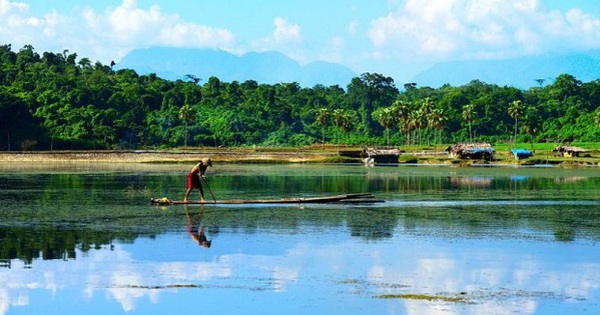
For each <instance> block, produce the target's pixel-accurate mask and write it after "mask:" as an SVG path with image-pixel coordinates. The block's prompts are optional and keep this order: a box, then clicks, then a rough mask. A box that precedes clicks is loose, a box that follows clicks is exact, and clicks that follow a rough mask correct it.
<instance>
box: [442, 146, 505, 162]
mask: <svg viewBox="0 0 600 315" xmlns="http://www.w3.org/2000/svg"><path fill="white" fill-rule="evenodd" d="M445 151H446V152H448V154H449V155H450V157H452V158H461V159H471V160H481V159H483V160H487V161H490V160H492V159H493V158H494V154H495V153H496V152H495V151H494V148H493V147H492V145H491V144H489V143H487V142H459V143H456V144H453V145H451V146H449V147H447V148H446V150H445Z"/></svg>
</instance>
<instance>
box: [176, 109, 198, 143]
mask: <svg viewBox="0 0 600 315" xmlns="http://www.w3.org/2000/svg"><path fill="white" fill-rule="evenodd" d="M179 119H181V120H182V121H183V123H184V125H185V126H184V132H185V136H184V142H183V145H184V146H185V147H187V146H188V134H189V132H188V126H189V123H190V122H192V121H194V120H196V110H195V109H194V108H193V107H192V106H190V105H188V104H186V105H183V106H181V108H180V109H179Z"/></svg>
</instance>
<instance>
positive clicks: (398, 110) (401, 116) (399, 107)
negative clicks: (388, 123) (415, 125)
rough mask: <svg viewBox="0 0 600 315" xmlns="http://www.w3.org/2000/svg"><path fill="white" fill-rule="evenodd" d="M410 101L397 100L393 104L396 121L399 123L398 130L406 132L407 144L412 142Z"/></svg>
mask: <svg viewBox="0 0 600 315" xmlns="http://www.w3.org/2000/svg"><path fill="white" fill-rule="evenodd" d="M409 105H410V104H409V103H407V102H403V101H395V102H394V104H392V110H393V112H394V116H395V119H394V120H395V121H396V123H397V124H398V130H400V132H405V133H406V145H409V144H410V126H409V125H408V113H409Z"/></svg>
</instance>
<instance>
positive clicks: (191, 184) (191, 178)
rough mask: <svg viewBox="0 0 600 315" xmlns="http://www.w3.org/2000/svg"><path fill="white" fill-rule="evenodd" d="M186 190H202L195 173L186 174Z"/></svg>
mask: <svg viewBox="0 0 600 315" xmlns="http://www.w3.org/2000/svg"><path fill="white" fill-rule="evenodd" d="M187 188H202V184H201V183H200V178H199V177H198V174H197V173H188V175H187Z"/></svg>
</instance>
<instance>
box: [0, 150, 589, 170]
mask: <svg viewBox="0 0 600 315" xmlns="http://www.w3.org/2000/svg"><path fill="white" fill-rule="evenodd" d="M338 150H339V148H325V149H321V148H308V149H289V148H288V149H227V148H223V149H220V148H219V149H212V148H211V149H199V150H195V151H191V150H185V151H183V150H182V151H157V150H136V151H111V150H106V151H101V150H96V151H26V152H15V151H13V152H0V163H2V164H4V165H10V164H17V163H36V164H69V163H71V164H75V163H103V164H117V163H120V164H127V163H130V164H133V163H148V164H150V163H164V164H167V163H169V164H177V163H186V164H189V163H194V162H196V161H198V160H200V159H202V158H211V159H213V160H214V161H218V162H220V163H256V164H258V163H264V164H269V163H270V164H276V163H279V164H283V163H360V160H358V159H349V158H344V157H341V156H339V153H338V152H339V151H338ZM399 163H400V164H407V163H408V164H423V165H427V164H448V165H454V166H470V165H473V164H490V165H538V164H540V165H554V166H562V167H577V166H587V167H589V166H600V159H598V158H559V157H551V156H550V155H549V154H540V156H539V157H534V158H530V159H525V160H521V161H515V160H514V158H512V157H510V156H508V155H506V154H504V155H502V154H498V155H497V157H496V159H495V160H494V161H483V160H468V159H467V160H460V159H453V158H449V157H447V156H445V155H444V156H442V155H439V154H437V155H436V154H433V153H431V152H429V153H426V152H421V153H415V152H411V153H404V154H402V156H401V157H400V159H399Z"/></svg>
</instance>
